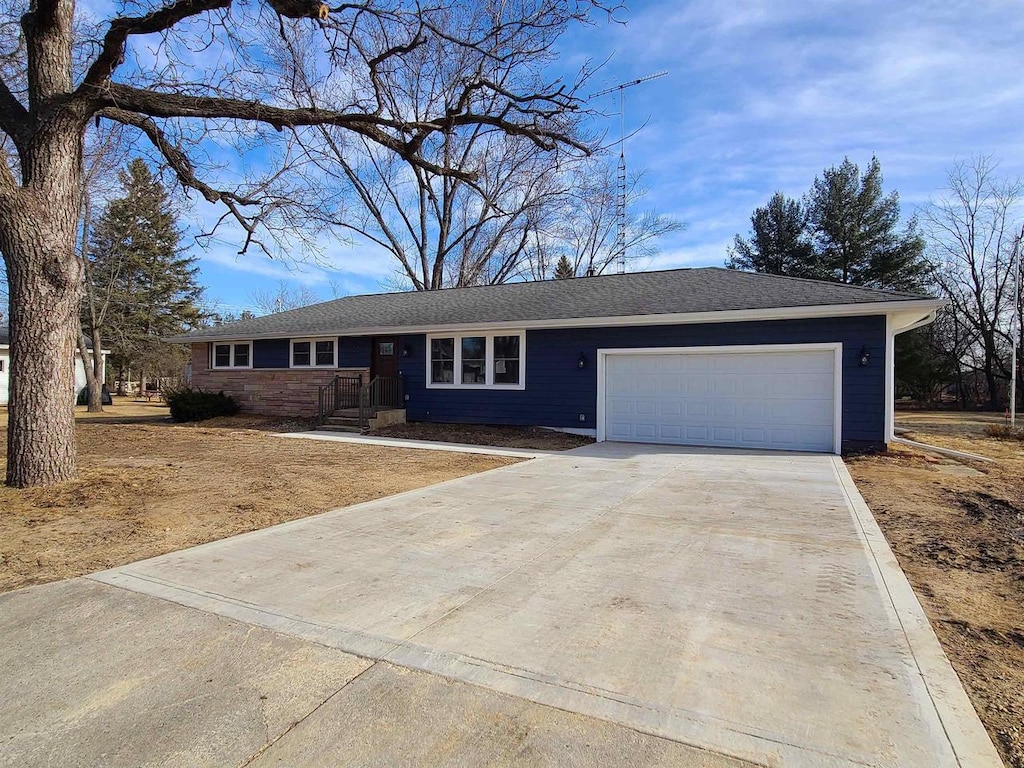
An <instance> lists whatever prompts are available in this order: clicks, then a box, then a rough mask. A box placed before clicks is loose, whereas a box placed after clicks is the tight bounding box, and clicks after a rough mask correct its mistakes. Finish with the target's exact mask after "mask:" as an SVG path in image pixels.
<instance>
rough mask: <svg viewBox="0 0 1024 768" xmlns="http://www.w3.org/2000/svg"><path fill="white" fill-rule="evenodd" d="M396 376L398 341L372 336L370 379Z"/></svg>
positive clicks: (389, 337) (392, 338) (392, 337)
mask: <svg viewBox="0 0 1024 768" xmlns="http://www.w3.org/2000/svg"><path fill="white" fill-rule="evenodd" d="M397 375H398V339H397V338H395V337H394V336H374V338H373V358H372V360H371V361H370V377H371V378H373V377H374V376H397Z"/></svg>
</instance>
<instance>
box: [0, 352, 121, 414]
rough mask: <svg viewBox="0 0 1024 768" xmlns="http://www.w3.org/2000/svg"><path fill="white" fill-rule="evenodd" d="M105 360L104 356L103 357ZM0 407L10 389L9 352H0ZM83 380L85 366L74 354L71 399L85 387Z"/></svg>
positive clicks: (7, 398)
mask: <svg viewBox="0 0 1024 768" xmlns="http://www.w3.org/2000/svg"><path fill="white" fill-rule="evenodd" d="M103 357H104V358H106V355H104V356H103ZM0 367H2V368H3V370H0V405H7V402H8V400H9V399H10V388H11V353H10V351H9V350H6V349H2V350H0ZM86 383H87V382H86V379H85V366H84V365H83V364H82V358H81V357H80V356H79V355H78V354H77V353H76V354H75V391H74V392H73V393H72V397H73V398H77V397H78V393H79V392H81V391H82V388H83V387H85V386H86Z"/></svg>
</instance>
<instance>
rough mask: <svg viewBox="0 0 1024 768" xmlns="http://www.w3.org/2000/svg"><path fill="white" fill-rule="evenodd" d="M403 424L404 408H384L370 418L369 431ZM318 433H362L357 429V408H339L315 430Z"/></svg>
mask: <svg viewBox="0 0 1024 768" xmlns="http://www.w3.org/2000/svg"><path fill="white" fill-rule="evenodd" d="M404 423H405V409H404V408H386V409H381V410H376V411H374V412H373V415H372V416H370V427H369V428H370V429H378V428H380V427H387V426H390V425H392V424H404ZM316 429H317V431H319V432H362V430H361V429H360V428H359V409H358V408H339V409H338V410H336V411H335V412H334V413H333V414H331V415H330V416H328V417H327V421H326V422H325V423H323V424H321V425H319V426H318V427H317V428H316Z"/></svg>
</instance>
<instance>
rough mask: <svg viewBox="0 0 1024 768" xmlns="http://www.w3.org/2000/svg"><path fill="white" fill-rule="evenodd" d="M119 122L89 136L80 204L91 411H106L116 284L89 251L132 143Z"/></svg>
mask: <svg viewBox="0 0 1024 768" xmlns="http://www.w3.org/2000/svg"><path fill="white" fill-rule="evenodd" d="M123 134H124V131H123V129H122V126H120V125H119V124H117V123H109V122H108V123H106V124H104V125H103V126H101V127H98V128H97V129H96V130H95V131H92V132H91V133H89V134H88V135H87V136H86V148H85V163H84V166H83V173H82V196H81V203H80V207H79V222H80V223H79V229H80V232H81V236H80V237H81V239H80V241H79V242H80V245H79V252H78V256H79V259H80V261H81V263H82V275H83V285H84V296H83V298H82V319H81V323H82V326H81V328H82V330H81V333H80V334H79V335H78V339H77V343H78V354H79V356H80V357H81V359H82V367H83V369H84V370H85V382H86V388H87V390H88V393H89V396H88V402H87V405H88V409H89V412H90V413H98V412H100V411H102V410H103V380H104V371H103V366H104V361H103V355H102V354H101V350H102V348H103V334H104V330H105V329H106V327H107V312H108V310H109V309H110V299H111V291H112V289H113V285H111V284H110V283H109V282H107V283H106V284H103V283H102V282H101V281H99V280H97V279H96V278H95V276H94V274H93V269H92V266H93V265H92V260H91V258H90V253H89V245H90V237H91V230H92V224H93V211H94V206H95V204H96V202H97V201H99V200H103V199H105V198H107V197H108V196H109V195H110V193H111V192H112V190H113V189H114V187H115V186H116V184H117V171H118V169H119V168H120V167H121V166H122V165H123V164H124V163H125V161H126V160H127V158H128V154H129V143H128V142H126V141H124V136H123Z"/></svg>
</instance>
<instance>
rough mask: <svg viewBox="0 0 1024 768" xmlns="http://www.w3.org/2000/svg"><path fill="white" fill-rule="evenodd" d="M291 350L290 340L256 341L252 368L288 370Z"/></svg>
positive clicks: (253, 348) (253, 347)
mask: <svg viewBox="0 0 1024 768" xmlns="http://www.w3.org/2000/svg"><path fill="white" fill-rule="evenodd" d="M290 349H291V345H290V343H289V340H288V339H256V340H255V341H254V342H253V343H252V367H253V368H287V367H288V363H289V361H288V355H289V352H290Z"/></svg>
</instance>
